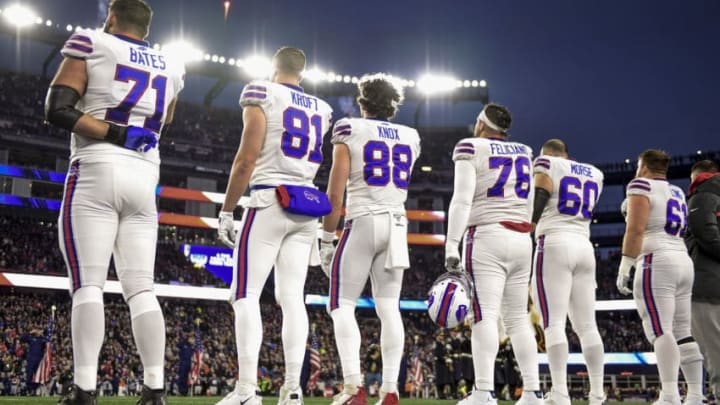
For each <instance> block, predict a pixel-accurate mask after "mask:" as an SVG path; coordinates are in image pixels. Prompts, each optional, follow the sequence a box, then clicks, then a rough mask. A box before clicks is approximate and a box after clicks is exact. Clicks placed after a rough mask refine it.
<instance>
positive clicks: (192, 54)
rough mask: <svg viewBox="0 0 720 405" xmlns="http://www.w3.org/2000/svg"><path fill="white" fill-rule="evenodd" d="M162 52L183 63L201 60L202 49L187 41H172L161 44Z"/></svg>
mask: <svg viewBox="0 0 720 405" xmlns="http://www.w3.org/2000/svg"><path fill="white" fill-rule="evenodd" d="M162 50H163V52H165V53H167V54H169V55H170V56H171V57H174V58H177V59H180V60H182V61H183V62H185V63H188V62H196V61H199V60H202V58H203V53H204V52H203V51H201V50H200V49H198V47H196V46H195V45H193V44H192V43H190V42H187V41H183V40H180V41H174V42H170V43H168V44H165V45H163V46H162Z"/></svg>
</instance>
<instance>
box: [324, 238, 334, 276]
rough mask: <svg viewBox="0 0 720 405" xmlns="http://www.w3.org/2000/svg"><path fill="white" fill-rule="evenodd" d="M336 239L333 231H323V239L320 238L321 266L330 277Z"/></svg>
mask: <svg viewBox="0 0 720 405" xmlns="http://www.w3.org/2000/svg"><path fill="white" fill-rule="evenodd" d="M334 239H335V234H334V233H332V232H323V236H322V239H320V267H322V271H323V273H325V275H326V276H328V278H330V266H331V265H332V259H333V256H334V255H335V245H334V244H333V240H334Z"/></svg>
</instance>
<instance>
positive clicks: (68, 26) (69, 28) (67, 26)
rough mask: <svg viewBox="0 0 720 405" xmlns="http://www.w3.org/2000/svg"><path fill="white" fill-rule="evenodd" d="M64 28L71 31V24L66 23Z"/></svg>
mask: <svg viewBox="0 0 720 405" xmlns="http://www.w3.org/2000/svg"><path fill="white" fill-rule="evenodd" d="M65 29H66V30H67V31H72V30H73V26H72V24H68V25H66V26H65Z"/></svg>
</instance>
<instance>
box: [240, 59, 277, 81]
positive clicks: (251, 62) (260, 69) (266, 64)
mask: <svg viewBox="0 0 720 405" xmlns="http://www.w3.org/2000/svg"><path fill="white" fill-rule="evenodd" d="M243 68H244V69H245V73H247V74H248V75H250V77H252V78H254V79H261V78H266V77H269V76H270V72H271V71H272V62H271V61H270V59H268V58H266V57H264V56H260V55H253V56H251V57H249V58H247V59H245V62H244V63H243Z"/></svg>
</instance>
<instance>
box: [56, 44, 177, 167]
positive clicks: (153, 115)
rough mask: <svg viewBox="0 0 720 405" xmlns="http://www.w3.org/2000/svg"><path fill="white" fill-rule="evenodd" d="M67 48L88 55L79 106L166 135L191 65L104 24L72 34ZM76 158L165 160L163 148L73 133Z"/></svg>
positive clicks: (95, 114) (104, 117)
mask: <svg viewBox="0 0 720 405" xmlns="http://www.w3.org/2000/svg"><path fill="white" fill-rule="evenodd" d="M61 53H62V55H63V56H65V57H71V58H79V59H84V60H85V62H86V63H87V77H88V83H87V88H86V90H85V94H84V95H83V97H82V98H81V99H80V101H79V102H78V104H77V106H76V108H77V109H79V110H80V111H82V112H84V113H86V114H89V115H91V116H93V117H95V118H97V119H99V120H103V121H108V122H113V123H116V124H118V125H134V126H138V127H144V128H147V129H149V130H151V131H153V132H155V133H156V134H158V137H159V136H160V131H161V130H162V127H163V125H165V117H166V116H167V109H168V106H169V105H170V103H172V101H173V100H174V99H175V98H176V97H177V95H178V93H180V90H182V88H183V82H184V80H185V65H184V63H183V62H182V61H181V60H177V59H173V58H172V57H171V56H170V55H167V54H166V53H164V52H162V51H158V50H155V49H153V48H151V47H150V46H149V44H148V43H147V42H145V41H139V40H136V39H132V38H128V37H126V36H122V35H112V34H108V33H105V32H103V31H100V30H81V31H78V32H76V33H74V34H72V35H71V36H70V39H68V40H67V42H65V45H64V46H63V48H62V50H61ZM70 152H71V159H74V158H83V159H84V160H86V161H87V160H93V161H104V162H112V160H113V157H112V155H113V154H114V155H118V154H122V155H130V156H134V157H138V158H141V159H147V160H149V161H151V162H154V163H157V164H159V163H160V153H159V151H158V148H153V149H151V150H150V151H148V152H136V151H132V150H128V149H125V148H123V147H121V146H118V145H114V144H111V143H108V142H104V141H100V140H96V139H91V138H87V137H84V136H82V135H78V134H72V139H71V141H70Z"/></svg>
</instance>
